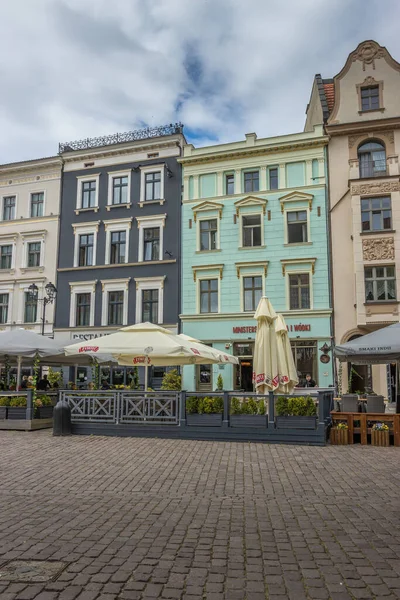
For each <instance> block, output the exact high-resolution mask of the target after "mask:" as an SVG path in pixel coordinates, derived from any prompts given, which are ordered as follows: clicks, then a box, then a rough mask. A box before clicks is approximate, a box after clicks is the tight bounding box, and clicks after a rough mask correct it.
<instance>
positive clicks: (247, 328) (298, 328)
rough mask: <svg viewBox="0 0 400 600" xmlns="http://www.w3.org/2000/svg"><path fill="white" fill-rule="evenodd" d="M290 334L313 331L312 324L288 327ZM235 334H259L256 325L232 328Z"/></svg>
mask: <svg viewBox="0 0 400 600" xmlns="http://www.w3.org/2000/svg"><path fill="white" fill-rule="evenodd" d="M287 329H288V331H289V332H293V331H295V332H297V333H299V332H301V331H311V325H310V323H297V324H296V325H287ZM232 331H233V333H257V326H256V325H247V326H243V327H232Z"/></svg>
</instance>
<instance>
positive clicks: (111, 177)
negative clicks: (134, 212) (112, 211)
mask: <svg viewBox="0 0 400 600" xmlns="http://www.w3.org/2000/svg"><path fill="white" fill-rule="evenodd" d="M130 190H131V171H111V172H109V173H108V199H107V205H108V206H119V205H120V204H122V205H126V204H129V203H130V201H131V192H130Z"/></svg>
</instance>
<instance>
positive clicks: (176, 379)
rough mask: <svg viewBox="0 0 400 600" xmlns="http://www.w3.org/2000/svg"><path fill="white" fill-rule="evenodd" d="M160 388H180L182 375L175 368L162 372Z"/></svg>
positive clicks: (176, 389)
mask: <svg viewBox="0 0 400 600" xmlns="http://www.w3.org/2000/svg"><path fill="white" fill-rule="evenodd" d="M161 389H162V390H175V391H180V390H181V389H182V377H181V376H180V375H179V373H178V371H177V369H172V371H168V373H164V377H163V380H162V384H161Z"/></svg>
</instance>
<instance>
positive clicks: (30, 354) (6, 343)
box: [0, 328, 64, 388]
mask: <svg viewBox="0 0 400 600" xmlns="http://www.w3.org/2000/svg"><path fill="white" fill-rule="evenodd" d="M63 353H64V351H63V348H62V346H60V344H58V343H57V342H55V341H54V340H52V339H50V338H48V337H45V336H43V335H39V334H37V333H35V332H33V331H29V330H27V329H22V328H21V329H12V330H10V331H5V332H3V333H0V360H5V357H6V356H13V357H15V358H16V361H17V388H18V386H19V384H20V378H21V365H22V360H23V359H24V358H34V357H35V356H36V355H39V356H54V355H56V354H63Z"/></svg>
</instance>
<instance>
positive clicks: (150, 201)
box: [138, 198, 165, 208]
mask: <svg viewBox="0 0 400 600" xmlns="http://www.w3.org/2000/svg"><path fill="white" fill-rule="evenodd" d="M164 202H165V200H164V198H161V199H160V200H143V202H138V205H139V206H140V208H143V206H147V205H148V204H160V206H162V205H163V204H164Z"/></svg>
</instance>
